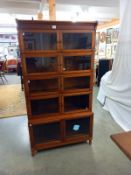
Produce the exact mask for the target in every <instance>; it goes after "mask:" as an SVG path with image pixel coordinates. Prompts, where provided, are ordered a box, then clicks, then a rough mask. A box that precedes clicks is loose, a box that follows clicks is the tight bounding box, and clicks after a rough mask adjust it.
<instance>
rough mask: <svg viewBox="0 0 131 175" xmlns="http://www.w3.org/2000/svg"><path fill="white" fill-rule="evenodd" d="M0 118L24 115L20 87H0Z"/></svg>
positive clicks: (23, 99)
mask: <svg viewBox="0 0 131 175" xmlns="http://www.w3.org/2000/svg"><path fill="white" fill-rule="evenodd" d="M0 94H1V95H0V118H4V117H14V116H20V115H26V106H25V97H24V92H23V91H21V85H20V84H15V85H0Z"/></svg>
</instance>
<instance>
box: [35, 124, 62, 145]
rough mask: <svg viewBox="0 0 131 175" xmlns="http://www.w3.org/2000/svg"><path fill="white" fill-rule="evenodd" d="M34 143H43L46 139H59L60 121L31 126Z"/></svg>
mask: <svg viewBox="0 0 131 175" xmlns="http://www.w3.org/2000/svg"><path fill="white" fill-rule="evenodd" d="M33 132H34V138H35V143H36V144H39V143H43V142H48V141H54V140H60V138H61V136H60V123H59V122H54V123H47V124H42V125H34V126H33Z"/></svg>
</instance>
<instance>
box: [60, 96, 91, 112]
mask: <svg viewBox="0 0 131 175" xmlns="http://www.w3.org/2000/svg"><path fill="white" fill-rule="evenodd" d="M63 98H64V99H63V101H64V112H75V111H76V112H78V111H80V112H82V111H89V108H90V103H89V99H90V94H70V95H64V97H63Z"/></svg>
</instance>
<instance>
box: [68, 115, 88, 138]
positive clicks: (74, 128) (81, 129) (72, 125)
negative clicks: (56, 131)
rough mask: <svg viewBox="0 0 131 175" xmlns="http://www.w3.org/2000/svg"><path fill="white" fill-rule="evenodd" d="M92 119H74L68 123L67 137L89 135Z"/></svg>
mask: <svg viewBox="0 0 131 175" xmlns="http://www.w3.org/2000/svg"><path fill="white" fill-rule="evenodd" d="M89 126H90V118H89V117H88V118H82V119H74V120H67V121H66V136H67V137H72V136H73V135H79V134H84V135H87V134H88V133H89Z"/></svg>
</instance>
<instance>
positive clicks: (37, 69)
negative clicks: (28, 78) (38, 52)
mask: <svg viewBox="0 0 131 175" xmlns="http://www.w3.org/2000/svg"><path fill="white" fill-rule="evenodd" d="M23 61H24V62H25V63H24V64H25V65H26V66H24V69H23V70H24V72H25V73H26V74H40V73H56V72H58V71H59V63H58V61H59V60H58V57H57V56H36V57H35V56H26V57H25V59H24V60H23Z"/></svg>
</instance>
